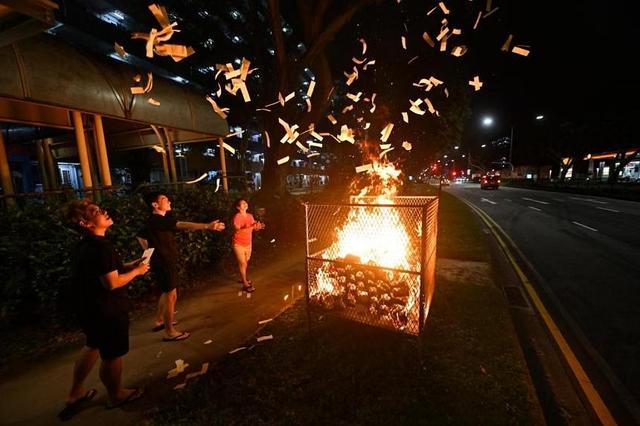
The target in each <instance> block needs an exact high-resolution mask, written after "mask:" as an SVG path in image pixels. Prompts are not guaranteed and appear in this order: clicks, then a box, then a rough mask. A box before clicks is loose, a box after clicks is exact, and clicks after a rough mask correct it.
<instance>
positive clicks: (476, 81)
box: [469, 75, 482, 92]
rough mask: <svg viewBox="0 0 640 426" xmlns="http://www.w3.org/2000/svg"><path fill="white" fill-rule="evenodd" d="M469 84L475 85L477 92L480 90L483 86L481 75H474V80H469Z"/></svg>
mask: <svg viewBox="0 0 640 426" xmlns="http://www.w3.org/2000/svg"><path fill="white" fill-rule="evenodd" d="M469 86H473V87H474V89H475V91H476V92H477V91H478V90H480V88H481V87H482V82H481V81H480V77H478V76H477V75H476V76H475V77H473V80H471V81H469Z"/></svg>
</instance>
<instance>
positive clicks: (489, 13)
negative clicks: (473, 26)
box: [482, 7, 500, 19]
mask: <svg viewBox="0 0 640 426" xmlns="http://www.w3.org/2000/svg"><path fill="white" fill-rule="evenodd" d="M498 9H500V8H499V7H494V8H493V9H491V11H490V12H487V13H485V14H484V16H483V17H482V19H485V18H488V17H489V16H491V15H493V13H494V12H495V11H496V10H498Z"/></svg>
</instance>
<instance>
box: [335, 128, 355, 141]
mask: <svg viewBox="0 0 640 426" xmlns="http://www.w3.org/2000/svg"><path fill="white" fill-rule="evenodd" d="M338 141H340V142H344V141H347V142H349V143H351V144H354V143H355V142H356V140H355V139H354V137H353V130H352V129H350V128H349V126H347V125H346V124H343V125H342V127H340V134H339V135H338Z"/></svg>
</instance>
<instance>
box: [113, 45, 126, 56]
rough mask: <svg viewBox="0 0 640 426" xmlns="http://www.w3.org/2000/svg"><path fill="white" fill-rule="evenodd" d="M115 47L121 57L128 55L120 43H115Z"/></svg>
mask: <svg viewBox="0 0 640 426" xmlns="http://www.w3.org/2000/svg"><path fill="white" fill-rule="evenodd" d="M113 49H114V50H115V51H116V53H117V54H118V56H120V57H121V58H124V57H125V56H127V52H125V51H124V47H122V46H120V45H119V44H118V43H113Z"/></svg>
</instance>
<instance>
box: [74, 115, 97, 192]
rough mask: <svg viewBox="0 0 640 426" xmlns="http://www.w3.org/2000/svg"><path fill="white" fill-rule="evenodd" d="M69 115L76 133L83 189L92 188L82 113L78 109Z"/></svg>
mask: <svg viewBox="0 0 640 426" xmlns="http://www.w3.org/2000/svg"><path fill="white" fill-rule="evenodd" d="M71 115H72V117H73V127H74V130H75V133H76V144H77V147H78V157H79V158H80V168H81V169H82V185H83V187H84V188H83V189H85V190H86V189H87V188H90V189H93V182H92V181H91V166H90V165H89V154H88V152H87V140H86V138H85V136H84V125H83V124H82V114H81V113H80V112H79V111H72V112H71Z"/></svg>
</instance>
